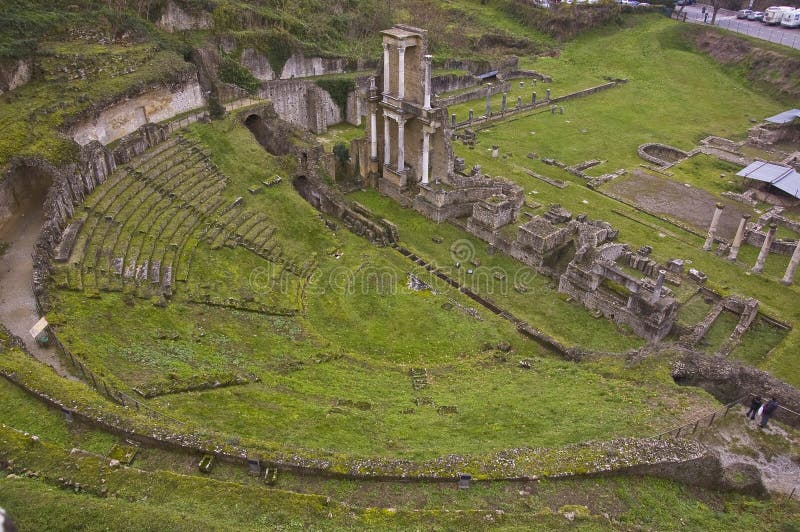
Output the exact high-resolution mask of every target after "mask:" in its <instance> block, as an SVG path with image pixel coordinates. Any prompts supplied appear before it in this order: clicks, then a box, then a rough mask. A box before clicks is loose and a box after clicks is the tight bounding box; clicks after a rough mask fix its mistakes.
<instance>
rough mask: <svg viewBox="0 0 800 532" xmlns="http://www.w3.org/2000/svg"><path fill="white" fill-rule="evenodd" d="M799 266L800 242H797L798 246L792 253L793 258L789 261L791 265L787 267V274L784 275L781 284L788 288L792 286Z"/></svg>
mask: <svg viewBox="0 0 800 532" xmlns="http://www.w3.org/2000/svg"><path fill="white" fill-rule="evenodd" d="M798 264H800V240H798V241H797V245H796V246H795V247H794V253H792V258H791V259H789V265H788V266H787V267H786V273H785V274H784V275H783V279H781V284H785V285H786V286H789V285H790V284H792V281H793V280H794V272H795V271H796V270H797V265H798Z"/></svg>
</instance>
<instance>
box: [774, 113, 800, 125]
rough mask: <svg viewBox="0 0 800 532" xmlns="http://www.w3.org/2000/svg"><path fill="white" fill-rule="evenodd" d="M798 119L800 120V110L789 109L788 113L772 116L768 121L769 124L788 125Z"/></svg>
mask: <svg viewBox="0 0 800 532" xmlns="http://www.w3.org/2000/svg"><path fill="white" fill-rule="evenodd" d="M796 118H800V109H789V110H788V111H784V112H782V113H778V114H776V115H775V116H771V117H769V118H767V119H766V120H767V122H772V123H773V124H786V123H787V122H791V121H792V120H794V119H796Z"/></svg>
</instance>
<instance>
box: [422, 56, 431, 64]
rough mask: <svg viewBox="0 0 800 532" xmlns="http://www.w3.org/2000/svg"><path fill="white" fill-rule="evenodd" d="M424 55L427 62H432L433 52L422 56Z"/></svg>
mask: <svg viewBox="0 0 800 532" xmlns="http://www.w3.org/2000/svg"><path fill="white" fill-rule="evenodd" d="M422 57H423V58H424V59H425V62H426V63H430V62H431V60H432V59H433V56H432V55H431V54H425V55H424V56H422Z"/></svg>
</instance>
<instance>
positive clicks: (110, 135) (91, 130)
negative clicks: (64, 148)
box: [69, 75, 206, 146]
mask: <svg viewBox="0 0 800 532" xmlns="http://www.w3.org/2000/svg"><path fill="white" fill-rule="evenodd" d="M205 104H206V102H205V99H204V97H203V91H202V90H201V89H200V84H199V83H198V81H197V77H196V76H194V75H193V76H192V79H189V80H188V81H186V82H184V83H181V84H178V85H176V86H172V87H170V86H163V85H162V86H158V87H155V88H153V89H151V90H148V91H147V92H144V93H142V94H140V95H138V96H135V97H133V98H130V99H126V100H123V101H120V102H117V103H114V104H112V105H111V106H109V107H107V108H105V109H103V110H102V111H100V112H99V113H98V114H97V115H96V116H94V117H93V118H90V119H87V120H85V121H82V122H79V123H78V124H76V125H74V126H72V127H71V128H70V131H69V135H70V136H71V137H72V138H73V139H74V140H75V142H77V143H78V144H80V145H82V146H84V145H86V144H88V143H90V142H92V141H95V140H96V141H98V142H100V144H103V145H106V144H109V143H111V142H113V141H115V140H118V139H120V138H122V137H124V136H125V135H128V134H130V133H132V132H134V131H136V129H137V128H139V127H141V126H143V125H144V124H148V123H154V122H161V121H164V120H168V119H170V118H172V117H174V116H176V115H179V114H182V113H186V112H188V111H191V110H194V109H197V108H199V107H203V106H204V105H205Z"/></svg>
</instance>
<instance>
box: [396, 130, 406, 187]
mask: <svg viewBox="0 0 800 532" xmlns="http://www.w3.org/2000/svg"><path fill="white" fill-rule="evenodd" d="M405 168H406V123H405V121H404V120H403V119H402V118H401V119H400V120H398V121H397V171H398V173H399V172H402V171H403V170H405Z"/></svg>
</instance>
